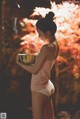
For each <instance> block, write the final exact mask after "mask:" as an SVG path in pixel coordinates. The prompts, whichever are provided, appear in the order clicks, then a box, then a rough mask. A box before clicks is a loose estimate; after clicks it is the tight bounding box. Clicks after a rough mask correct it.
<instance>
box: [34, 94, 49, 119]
mask: <svg viewBox="0 0 80 119" xmlns="http://www.w3.org/2000/svg"><path fill="white" fill-rule="evenodd" d="M48 101H49V97H48V96H46V95H44V94H42V93H39V92H32V111H33V119H44V109H45V105H46V104H47V102H48Z"/></svg>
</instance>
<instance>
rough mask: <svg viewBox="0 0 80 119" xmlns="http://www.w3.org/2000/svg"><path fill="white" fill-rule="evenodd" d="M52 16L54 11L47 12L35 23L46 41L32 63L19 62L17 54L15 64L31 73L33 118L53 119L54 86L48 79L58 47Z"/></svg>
mask: <svg viewBox="0 0 80 119" xmlns="http://www.w3.org/2000/svg"><path fill="white" fill-rule="evenodd" d="M53 17H54V13H53V12H49V13H48V14H47V15H46V16H45V18H41V19H40V20H38V21H37V23H36V28H37V31H38V33H39V37H40V38H41V39H42V40H43V41H44V42H46V41H47V43H46V44H45V45H44V46H43V47H42V48H41V50H40V53H39V54H38V56H37V58H36V61H35V63H34V65H25V64H22V63H20V62H19V60H18V58H19V57H18V56H17V64H18V65H20V66H21V67H22V68H24V69H25V70H26V71H28V72H30V73H32V79H31V91H32V110H33V119H54V111H53V104H52V95H53V93H54V90H55V88H54V85H53V84H52V82H51V81H50V72H51V68H52V66H53V65H54V63H55V61H56V58H57V56H58V52H59V47H58V43H57V40H56V38H55V32H56V30H57V26H56V24H55V23H54V22H53Z"/></svg>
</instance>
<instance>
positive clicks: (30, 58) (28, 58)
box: [18, 54, 36, 64]
mask: <svg viewBox="0 0 80 119" xmlns="http://www.w3.org/2000/svg"><path fill="white" fill-rule="evenodd" d="M18 56H19V61H20V62H22V63H24V64H34V62H35V58H36V54H18Z"/></svg>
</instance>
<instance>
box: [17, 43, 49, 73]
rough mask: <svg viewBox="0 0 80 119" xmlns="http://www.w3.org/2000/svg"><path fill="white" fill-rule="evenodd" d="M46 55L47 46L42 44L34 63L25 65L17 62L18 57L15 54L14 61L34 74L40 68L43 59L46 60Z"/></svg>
mask: <svg viewBox="0 0 80 119" xmlns="http://www.w3.org/2000/svg"><path fill="white" fill-rule="evenodd" d="M47 55H48V47H47V46H46V45H44V46H43V47H42V49H41V51H40V53H39V55H38V57H37V59H36V61H35V64H34V65H25V64H23V63H21V62H19V57H18V55H17V59H16V63H17V64H18V65H20V66H21V67H22V68H23V69H25V70H26V71H28V72H30V73H32V74H36V73H37V72H38V71H39V70H40V68H41V67H42V65H43V63H44V61H45V60H46V58H47Z"/></svg>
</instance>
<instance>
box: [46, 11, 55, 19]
mask: <svg viewBox="0 0 80 119" xmlns="http://www.w3.org/2000/svg"><path fill="white" fill-rule="evenodd" d="M54 16H55V14H54V13H53V12H49V13H48V14H46V17H45V18H46V19H48V20H53V17H54Z"/></svg>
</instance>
